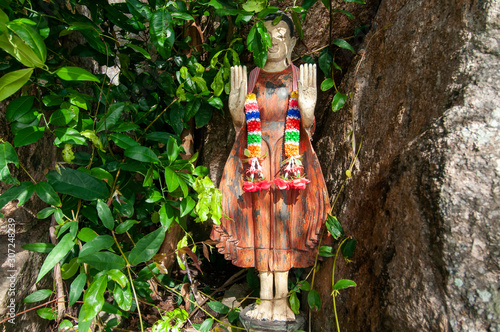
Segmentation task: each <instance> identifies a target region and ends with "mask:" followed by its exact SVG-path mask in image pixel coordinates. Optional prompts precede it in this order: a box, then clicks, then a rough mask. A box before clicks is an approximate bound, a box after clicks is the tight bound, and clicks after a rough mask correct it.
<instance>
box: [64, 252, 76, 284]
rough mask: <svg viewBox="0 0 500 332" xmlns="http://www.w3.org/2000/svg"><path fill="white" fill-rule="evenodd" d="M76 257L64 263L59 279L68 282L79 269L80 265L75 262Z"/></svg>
mask: <svg viewBox="0 0 500 332" xmlns="http://www.w3.org/2000/svg"><path fill="white" fill-rule="evenodd" d="M76 259H77V258H76V257H74V258H73V259H71V260H70V261H69V263H65V264H63V265H62V266H61V277H62V278H63V280H68V279H69V278H71V277H73V276H74V275H75V273H76V272H78V270H79V268H80V264H78V262H77V261H76Z"/></svg>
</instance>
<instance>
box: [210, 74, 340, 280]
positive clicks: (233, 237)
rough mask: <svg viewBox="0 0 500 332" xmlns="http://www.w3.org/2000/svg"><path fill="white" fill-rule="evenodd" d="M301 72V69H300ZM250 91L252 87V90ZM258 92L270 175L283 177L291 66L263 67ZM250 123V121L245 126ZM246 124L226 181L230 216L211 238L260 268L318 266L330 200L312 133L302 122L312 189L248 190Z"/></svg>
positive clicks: (238, 260) (237, 260) (231, 255)
mask: <svg viewBox="0 0 500 332" xmlns="http://www.w3.org/2000/svg"><path fill="white" fill-rule="evenodd" d="M297 71H298V70H297ZM249 92H250V91H249ZM253 92H254V93H255V94H256V95H257V102H258V104H259V111H260V117H261V128H262V153H263V154H264V153H266V152H267V157H266V159H265V160H264V161H263V162H262V166H263V168H264V175H265V177H266V179H267V180H270V181H272V180H273V179H275V178H278V177H279V176H280V163H281V161H282V158H283V155H284V146H283V145H284V144H283V136H284V132H285V117H286V112H287V108H288V98H289V95H290V93H291V92H292V70H291V67H289V68H288V69H286V70H285V71H283V72H279V73H266V72H264V71H263V70H261V71H260V74H259V77H258V79H257V82H256V85H255V88H254V90H253ZM245 127H246V126H245ZM245 127H244V128H242V129H241V132H240V134H239V136H238V137H237V139H236V142H235V143H234V146H233V149H232V151H231V154H230V156H229V158H228V160H227V163H226V166H225V168H224V173H223V175H222V179H221V182H220V187H219V188H220V190H221V191H222V206H223V211H224V214H225V215H226V216H227V217H223V218H222V222H221V225H215V226H214V228H213V230H212V234H211V238H212V239H213V240H216V241H219V244H218V245H217V247H218V248H219V252H220V253H222V254H224V256H225V258H226V259H228V260H231V261H232V263H233V264H234V265H236V266H240V267H255V268H256V269H257V270H258V271H288V270H290V269H291V268H292V267H309V266H312V265H314V260H315V257H316V249H317V243H318V239H319V235H320V230H321V226H322V225H323V222H324V221H325V219H326V215H327V212H328V211H329V208H330V204H329V200H328V193H327V189H326V185H325V181H324V179H323V174H322V172H321V168H320V165H319V162H318V158H317V156H316V153H315V152H314V150H313V148H312V146H311V142H310V139H309V136H308V135H307V133H306V132H305V131H304V129H303V128H302V126H301V131H300V147H299V148H300V154H302V156H303V159H302V162H303V165H304V170H305V173H306V176H307V178H308V179H309V180H310V181H311V183H309V184H308V185H307V187H306V189H303V190H299V189H291V190H279V189H278V188H277V187H276V186H275V185H274V184H273V185H272V186H271V188H270V189H269V190H264V191H257V192H254V193H250V192H246V191H244V190H243V189H242V187H243V182H244V181H245V171H246V170H247V168H248V164H247V163H243V162H242V158H245V156H244V153H243V152H244V150H245V148H246V147H247V141H246V140H247V131H246V128H245Z"/></svg>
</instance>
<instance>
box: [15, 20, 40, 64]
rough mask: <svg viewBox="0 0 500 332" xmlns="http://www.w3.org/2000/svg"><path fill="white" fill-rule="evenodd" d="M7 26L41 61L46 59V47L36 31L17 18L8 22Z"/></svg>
mask: <svg viewBox="0 0 500 332" xmlns="http://www.w3.org/2000/svg"><path fill="white" fill-rule="evenodd" d="M7 26H8V27H9V29H10V30H12V31H14V32H15V33H16V34H17V35H18V36H19V37H20V38H21V39H22V40H23V41H24V42H25V43H26V44H27V45H28V46H29V47H30V48H31V49H32V50H33V52H35V54H36V55H37V56H38V58H39V59H40V61H41V62H45V60H47V48H46V47H45V43H44V41H43V39H42V37H41V36H40V34H39V33H38V31H36V30H35V29H34V28H32V27H31V26H29V25H28V24H25V23H24V22H22V21H19V20H15V21H12V22H9V23H7Z"/></svg>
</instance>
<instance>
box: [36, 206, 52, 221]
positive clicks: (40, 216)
mask: <svg viewBox="0 0 500 332" xmlns="http://www.w3.org/2000/svg"><path fill="white" fill-rule="evenodd" d="M55 211H56V209H55V208H54V207H52V206H49V207H46V208H45V209H43V210H41V211H40V212H38V213H37V214H36V217H37V218H38V219H46V218H48V217H50V216H51V215H52V214H53V213H54V212H55Z"/></svg>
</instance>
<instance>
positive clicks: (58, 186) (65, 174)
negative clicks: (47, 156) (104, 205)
mask: <svg viewBox="0 0 500 332" xmlns="http://www.w3.org/2000/svg"><path fill="white" fill-rule="evenodd" d="M47 180H49V183H50V184H51V185H52V187H53V188H54V190H55V191H56V192H59V193H62V194H68V195H72V196H75V197H77V198H81V199H83V200H87V201H93V200H96V199H98V198H100V199H106V198H107V197H108V196H109V191H108V187H107V186H106V183H105V182H104V181H102V180H99V179H97V178H95V177H94V176H92V175H89V174H87V173H84V172H82V171H78V170H74V169H70V168H66V169H61V170H60V173H58V172H57V171H50V172H49V173H48V174H47Z"/></svg>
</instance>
